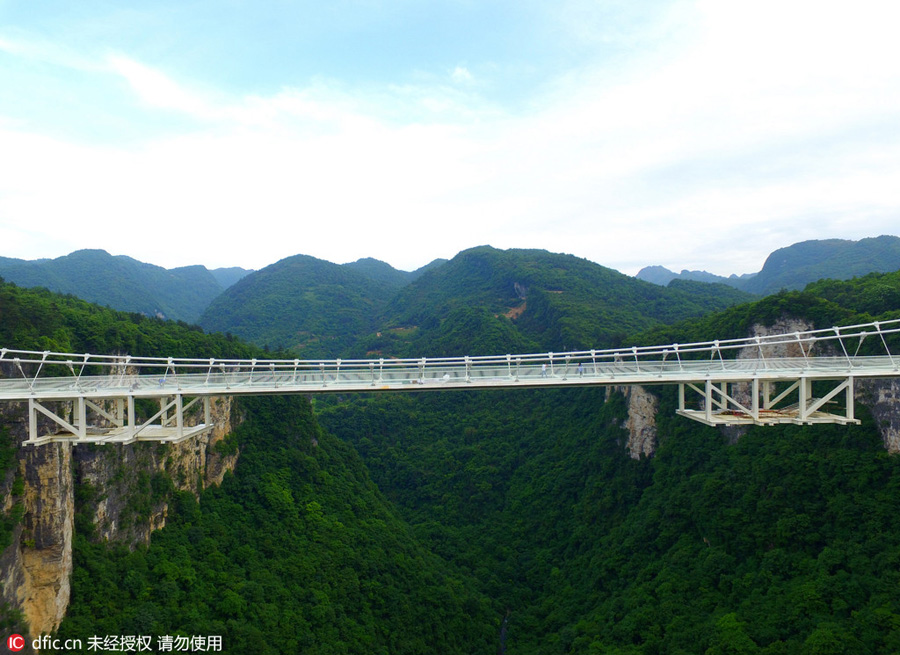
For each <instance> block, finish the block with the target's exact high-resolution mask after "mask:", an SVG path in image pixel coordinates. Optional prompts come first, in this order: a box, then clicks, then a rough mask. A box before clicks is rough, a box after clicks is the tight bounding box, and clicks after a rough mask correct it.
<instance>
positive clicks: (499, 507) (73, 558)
mask: <svg viewBox="0 0 900 655" xmlns="http://www.w3.org/2000/svg"><path fill="white" fill-rule="evenodd" d="M879 243H881V242H879ZM788 250H789V249H788ZM865 257H869V258H870V259H871V257H870V256H869V255H865ZM798 263H799V264H803V265H804V266H805V263H804V261H803V260H802V258H801V259H800V260H798ZM848 270H851V269H848ZM852 270H854V271H855V270H856V269H852ZM2 274H3V273H0V275H2ZM855 275H856V276H855V277H854V276H852V275H851V276H848V277H847V279H836V278H833V279H819V278H815V279H809V280H808V282H804V283H803V284H802V287H801V288H794V289H785V290H779V291H776V292H774V293H768V294H762V293H758V292H753V293H750V292H748V291H746V290H741V289H735V288H733V287H732V286H729V285H727V284H720V283H714V284H710V283H706V282H698V281H695V280H675V281H673V282H671V283H670V284H669V285H668V286H659V285H655V284H652V283H650V282H646V281H642V280H638V279H635V278H632V277H629V276H626V275H623V274H621V273H619V272H617V271H614V270H612V269H608V268H605V267H602V266H600V265H598V264H594V263H592V262H588V261H586V260H582V259H579V258H576V257H572V256H569V255H561V254H555V253H548V252H546V251H540V250H498V249H495V248H491V247H489V246H481V247H477V248H472V249H469V250H466V251H463V252H461V253H459V254H458V255H456V256H455V257H453V258H451V259H449V260H448V261H438V262H435V263H434V264H433V265H429V266H428V267H426V269H424V270H422V271H417V272H415V273H413V274H402V272H398V271H395V270H394V269H391V268H390V267H389V266H387V265H386V264H385V265H382V263H380V262H377V261H375V260H360V261H359V262H356V263H355V265H349V264H346V265H336V264H331V263H329V262H324V261H322V260H317V259H315V258H312V257H308V256H304V255H298V256H296V257H292V258H288V259H286V260H282V261H281V262H277V263H276V264H273V265H271V266H269V267H267V268H265V269H261V270H259V271H254V272H248V273H246V274H243V275H242V276H241V277H240V279H237V280H233V281H231V283H230V284H229V285H228V286H227V287H223V289H222V291H220V292H219V293H218V295H216V296H214V297H211V298H210V299H209V301H208V304H207V305H206V306H205V307H204V308H203V310H202V311H200V312H197V313H196V315H197V319H196V320H197V321H199V326H196V325H191V324H190V323H188V322H186V321H185V320H181V321H168V320H163V319H162V318H160V317H157V316H156V315H155V314H149V315H148V314H147V313H144V312H142V310H135V309H131V308H120V310H116V309H110V308H108V307H102V306H100V305H95V304H91V303H89V302H86V301H85V300H79V299H77V298H74V297H72V296H62V295H57V294H55V293H53V292H50V291H46V290H40V289H30V288H24V286H16V285H13V284H10V283H8V282H6V283H0V344H2V345H3V346H4V347H8V348H13V347H14V348H20V349H30V350H36V351H44V350H52V351H56V352H92V353H109V354H117V353H118V354H122V353H128V354H132V355H135V356H144V357H148V356H162V357H198V358H200V357H207V358H208V357H216V358H228V357H232V358H243V359H251V358H260V359H262V358H267V357H275V356H278V357H285V358H291V357H299V358H309V359H314V358H326V357H327V358H337V357H342V358H354V357H365V356H370V357H371V356H372V353H377V356H384V357H391V356H393V357H420V356H422V355H423V354H427V355H428V356H429V357H430V356H435V357H438V356H440V357H444V356H446V357H451V356H463V355H488V354H491V355H496V354H501V353H509V352H520V353H524V352H548V351H553V352H562V351H566V350H579V349H591V348H596V349H601V348H615V347H623V346H631V345H649V344H662V343H669V344H671V343H689V342H691V341H703V340H708V339H712V338H716V339H728V338H742V337H749V336H752V335H754V334H760V333H762V331H764V330H774V329H778V326H785V325H790V326H803V327H802V328H799V327H792V328H791V331H793V330H797V329H816V328H828V327H831V326H834V325H853V324H862V323H867V322H871V321H876V320H877V321H887V320H892V319H897V318H900V272H898V271H897V270H896V269H894V270H893V271H876V269H874V268H872V269H870V270H861V271H859V272H858V273H855ZM797 279H800V278H799V277H798V278H797ZM111 286H113V287H115V286H116V284H114V283H111ZM99 302H101V304H107V305H109V306H114V304H113V303H112V302H105V301H102V300H101V301H99ZM199 305H200V302H199V301H196V300H195V301H194V307H195V308H199ZM889 340H890V345H892V346H897V347H900V344H898V343H896V341H897V340H896V338H895V337H889ZM897 351H900V348H897V349H895V352H897ZM0 366H7V367H8V366H9V364H4V363H3V362H2V361H0ZM3 373H4V375H9V371H8V370H6V369H4V370H3ZM855 395H856V401H857V418H859V419H860V424H859V425H785V426H774V427H756V426H747V427H729V428H714V427H709V426H705V425H700V424H698V423H696V422H693V421H689V420H687V419H685V418H683V417H679V416H677V414H676V411H675V408H676V406H677V402H678V399H677V393H676V389H675V388H674V387H668V386H654V385H649V386H644V387H630V388H617V387H609V388H605V387H602V388H597V387H583V388H565V389H529V390H502V389H497V390H479V391H468V392H465V393H442V394H429V393H422V394H402V395H378V394H363V395H353V396H352V397H351V396H350V395H349V394H341V393H334V394H329V395H327V396H312V397H305V396H291V397H256V398H254V397H250V398H236V399H234V400H233V401H229V402H228V403H227V404H226V405H222V406H220V407H218V409H217V410H216V411H217V415H216V419H215V420H216V424H217V426H218V428H217V431H216V432H215V433H214V434H212V435H210V436H209V437H208V438H206V437H205V438H204V439H203V440H197V441H195V442H194V441H188V442H184V443H183V444H177V445H170V444H150V443H136V444H128V445H79V446H72V445H71V444H48V445H45V446H41V447H40V449H38V448H25V449H23V448H21V447H19V444H20V443H21V441H22V440H23V439H24V438H25V434H24V427H23V426H24V422H23V420H22V416H23V414H22V411H23V410H22V408H21V407H16V406H12V407H4V408H2V411H3V413H2V415H0V436H2V440H3V449H2V452H0V456H2V464H3V467H2V468H3V470H4V471H5V475H4V477H3V491H4V498H5V503H4V506H3V512H2V517H0V519H2V520H0V547H2V548H3V555H2V557H0V573H2V580H3V601H4V603H5V609H4V613H3V621H4V625H5V626H6V627H7V629H8V630H7V631H8V632H14V631H20V632H22V633H23V634H30V635H34V636H37V635H38V634H39V633H40V632H47V633H52V634H53V635H54V636H57V637H59V638H61V639H81V640H83V642H84V643H85V644H87V643H88V641H87V640H88V639H89V638H90V637H91V636H92V635H145V636H148V637H150V638H152V640H154V642H158V640H159V639H160V638H161V637H164V636H167V635H176V634H178V635H188V636H190V635H195V636H197V635H206V636H209V635H215V636H220V637H221V639H222V643H223V645H224V648H223V651H224V652H233V653H239V652H258V653H272V654H274V653H295V652H302V653H311V654H326V653H327V654H331V653H335V654H337V653H367V654H368V653H376V654H377V653H383V654H385V655H388V654H389V655H394V654H396V653H410V654H412V653H426V652H427V653H432V652H441V653H451V654H456V653H458V654H460V655H462V654H469V653H485V654H493V653H502V654H504V655H544V654H553V653H559V654H569V653H596V654H600V653H604V654H616V655H635V654H638V653H641V654H643V653H646V654H651V653H654V654H656V653H672V654H683V653H706V654H709V655H718V654H719V653H765V654H767V655H774V654H780V653H860V654H862V653H885V654H887V653H892V652H896V651H897V650H898V649H900V592H898V589H900V584H898V583H900V580H898V576H900V567H898V560H897V553H898V552H900V493H897V492H898V488H900V460H898V459H897V453H898V452H900V383H898V380H897V379H896V378H890V379H885V380H876V381H868V382H865V383H860V384H859V385H858V386H857V388H856V394H855ZM150 409H151V408H150V407H143V408H139V411H143V412H149V411H150ZM61 411H63V410H61ZM51 498H55V499H56V500H57V501H59V502H57V504H56V505H55V507H56V509H55V510H53V511H52V512H50V510H49V509H48V508H49V507H50V503H49V499H51ZM38 571H41V572H42V574H41V575H37V573H38ZM83 652H89V651H88V650H87V648H85V649H84V650H83ZM93 652H97V651H96V650H94V651H93Z"/></svg>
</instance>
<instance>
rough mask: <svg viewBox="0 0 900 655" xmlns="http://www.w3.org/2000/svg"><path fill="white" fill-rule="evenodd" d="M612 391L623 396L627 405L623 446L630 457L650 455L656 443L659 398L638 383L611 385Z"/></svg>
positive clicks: (638, 457)
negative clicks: (625, 434) (621, 385)
mask: <svg viewBox="0 0 900 655" xmlns="http://www.w3.org/2000/svg"><path fill="white" fill-rule="evenodd" d="M613 391H618V392H620V393H621V394H622V395H623V396H625V402H626V403H627V405H628V418H627V419H626V420H625V422H624V424H623V425H622V427H623V428H625V429H626V430H628V441H627V442H626V444H625V447H626V448H627V449H628V453H629V455H631V458H632V459H640V458H641V456H642V455H643V456H645V457H650V456H652V455H653V453H654V452H656V444H657V433H658V430H657V426H656V414H657V412H658V411H659V399H658V398H657V397H656V396H655V395H653V394H652V393H650V392H649V391H647V390H646V389H645V388H644V387H642V386H640V385H632V386H627V387H613Z"/></svg>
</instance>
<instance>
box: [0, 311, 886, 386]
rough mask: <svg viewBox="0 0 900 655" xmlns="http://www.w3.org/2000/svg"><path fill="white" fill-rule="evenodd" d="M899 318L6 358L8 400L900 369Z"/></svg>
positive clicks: (1, 364)
mask: <svg viewBox="0 0 900 655" xmlns="http://www.w3.org/2000/svg"><path fill="white" fill-rule="evenodd" d="M898 343H900V319H896V320H890V321H881V322H874V323H865V324H859V325H848V326H841V327H833V328H827V329H819V330H810V331H805V332H794V333H789V334H775V335H766V336H757V337H750V338H742V339H725V340H714V341H702V342H694V343H686V344H677V343H673V344H668V345H662V346H632V347H629V348H615V349H604V350H581V351H571V352H564V353H552V352H547V353H528V354H517V355H511V354H510V355H492V356H464V357H435V358H425V357H422V358H382V357H379V358H377V359H332V360H300V359H249V360H248V359H229V358H174V357H136V356H132V355H94V354H88V353H81V354H74V353H57V352H51V351H42V352H41V351H28V350H11V349H7V348H2V349H0V375H2V377H0V398H7V399H10V398H26V397H28V396H29V395H34V394H39V393H43V394H52V393H54V392H58V393H59V394H60V395H61V396H62V395H66V394H72V393H87V394H90V393H101V392H103V391H108V390H111V389H116V390H119V391H120V392H122V393H127V392H134V393H145V394H148V395H149V394H151V393H154V392H157V393H162V392H164V391H169V390H173V389H175V390H177V389H181V388H191V389H195V390H196V389H203V388H210V389H213V388H214V389H217V390H222V389H224V390H226V391H227V390H228V389H229V388H232V387H234V388H236V387H240V388H242V389H246V388H248V387H250V388H254V387H259V388H266V389H271V388H276V389H277V388H286V387H315V386H356V387H358V386H360V385H369V386H372V387H379V386H384V385H388V386H391V385H398V384H431V385H434V384H441V383H459V382H474V381H482V382H484V381H486V380H491V379H494V380H498V381H499V380H523V379H524V380H535V381H538V382H540V380H541V379H542V378H545V377H546V378H552V379H553V380H559V379H564V380H567V379H575V378H579V377H590V378H593V379H594V380H595V381H596V380H597V379H598V378H609V379H615V378H616V377H621V376H657V377H660V378H665V377H674V376H678V375H681V374H684V373H693V374H702V373H704V372H708V373H713V372H719V371H729V370H733V371H740V372H743V373H745V374H746V373H747V372H748V371H749V372H753V373H762V372H778V371H781V370H798V369H802V368H808V369H810V370H813V369H816V368H823V367H827V368H831V369H846V370H849V371H852V370H853V369H855V368H856V369H858V368H862V367H872V366H878V367H882V368H883V367H885V366H887V367H891V368H892V369H893V370H894V371H897V370H898V367H900V355H897V354H894V352H892V350H893V351H900V346H898Z"/></svg>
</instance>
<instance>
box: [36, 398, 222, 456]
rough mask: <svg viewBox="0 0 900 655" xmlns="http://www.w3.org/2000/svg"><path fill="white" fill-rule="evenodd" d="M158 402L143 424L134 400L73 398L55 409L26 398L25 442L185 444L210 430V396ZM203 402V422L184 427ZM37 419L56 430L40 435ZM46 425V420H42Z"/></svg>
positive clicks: (57, 405) (58, 403) (58, 404)
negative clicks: (137, 416) (183, 442)
mask: <svg viewBox="0 0 900 655" xmlns="http://www.w3.org/2000/svg"><path fill="white" fill-rule="evenodd" d="M155 400H158V401H159V411H158V412H156V413H155V414H153V415H152V416H151V417H150V418H148V419H146V420H144V421H138V420H136V419H135V416H136V412H135V397H134V396H125V397H115V398H107V399H100V398H96V397H94V398H88V397H85V396H76V397H74V398H72V399H71V400H70V401H69V402H56V403H54V405H55V408H51V407H48V406H47V405H45V404H43V403H42V402H41V401H40V400H38V399H36V398H34V397H30V398H28V441H26V442H25V443H27V444H30V445H35V446H37V445H41V444H44V443H48V442H54V441H72V442H75V443H119V444H128V443H134V442H135V441H163V442H174V443H177V442H179V441H184V440H185V439H190V438H192V437H195V436H197V435H200V434H203V433H205V432H208V431H209V430H211V429H212V421H211V418H210V405H209V401H210V397H209V396H202V397H201V396H197V397H194V398H193V399H191V400H190V401H189V402H185V397H184V396H183V395H182V394H175V395H173V396H164V397H159V398H158V399H155ZM199 402H202V404H203V422H201V423H197V424H195V425H186V424H185V413H186V412H188V411H189V410H190V409H191V408H192V407H194V405H196V404H197V403H199ZM40 416H44V417H46V418H47V419H49V420H50V424H51V426H52V427H53V428H55V430H54V431H53V432H49V433H47V434H39V430H38V425H39V424H40V420H39V419H40ZM45 422H46V421H45Z"/></svg>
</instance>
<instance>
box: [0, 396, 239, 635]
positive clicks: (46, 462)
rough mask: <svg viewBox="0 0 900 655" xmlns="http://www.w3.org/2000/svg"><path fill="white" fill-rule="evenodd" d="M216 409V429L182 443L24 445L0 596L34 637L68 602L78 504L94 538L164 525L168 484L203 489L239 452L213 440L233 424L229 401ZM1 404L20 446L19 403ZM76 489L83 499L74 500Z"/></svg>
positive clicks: (135, 536)
mask: <svg viewBox="0 0 900 655" xmlns="http://www.w3.org/2000/svg"><path fill="white" fill-rule="evenodd" d="M212 409H213V411H212V416H213V422H214V424H215V428H214V429H213V430H212V432H211V433H209V434H207V435H204V436H202V437H197V438H195V439H189V440H187V441H184V442H182V443H180V444H158V443H137V444H130V445H80V446H72V445H71V444H68V443H60V444H47V445H43V446H39V447H30V446H27V447H22V446H20V448H19V453H18V471H19V474H20V475H21V476H22V478H23V479H24V491H23V492H22V503H23V504H24V514H23V517H22V520H21V522H20V524H19V525H18V526H17V527H16V529H15V531H14V534H13V539H12V544H10V545H9V546H8V547H7V548H6V549H5V550H4V552H3V553H2V555H0V582H2V585H3V588H2V600H3V601H4V602H6V603H8V604H9V605H10V606H11V607H13V608H16V609H19V610H21V612H22V614H23V615H24V618H25V622H26V623H27V627H28V631H29V632H30V634H31V635H32V636H37V635H40V634H45V633H48V632H52V631H53V630H55V629H56V628H57V627H59V623H60V622H61V621H62V618H63V616H64V615H65V611H66V609H67V607H68V603H69V577H70V575H71V572H72V535H73V533H74V529H75V528H74V526H75V513H76V511H78V512H79V513H81V512H83V513H85V515H86V516H87V517H89V518H91V519H92V520H93V524H94V525H95V527H96V534H95V535H94V537H95V538H98V539H103V540H110V541H118V542H122V543H125V544H127V545H129V546H134V545H135V544H138V543H146V542H147V541H149V539H150V535H151V533H152V532H153V530H156V529H159V528H161V527H163V526H164V525H165V522H166V514H167V512H168V499H169V497H170V494H171V493H172V491H174V490H176V489H177V490H185V491H191V492H193V493H199V491H200V490H201V489H203V488H204V487H206V486H209V485H211V484H218V483H220V482H221V481H222V477H223V476H224V475H225V473H226V472H227V471H229V470H232V469H233V468H234V466H235V464H236V462H237V458H238V453H237V452H232V451H229V450H228V449H221V448H217V447H216V445H217V444H218V443H220V442H221V441H222V439H223V438H224V437H225V436H226V435H227V434H228V433H229V432H231V428H232V425H231V421H232V415H233V412H232V403H231V399H230V398H220V399H215V400H214V402H213V408H212ZM0 410H2V411H3V414H2V415H0V423H2V424H3V425H5V426H6V427H7V428H8V429H9V433H10V436H11V438H12V439H14V440H15V442H16V443H19V444H21V442H22V441H23V440H24V439H25V438H26V430H27V421H26V418H25V411H26V410H25V407H24V406H23V404H10V405H7V406H5V407H2V408H0ZM10 477H11V476H7V478H10ZM5 485H6V487H7V488H5V489H3V491H4V497H5V498H6V501H5V506H4V509H6V510H7V511H9V509H10V506H11V503H12V501H11V497H10V496H11V494H10V489H9V484H8V480H7V482H6V483H5ZM76 487H78V488H79V490H80V491H81V493H80V494H79V497H80V498H82V499H83V500H81V501H80V506H79V507H76V504H75V496H76V494H75V490H76Z"/></svg>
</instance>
